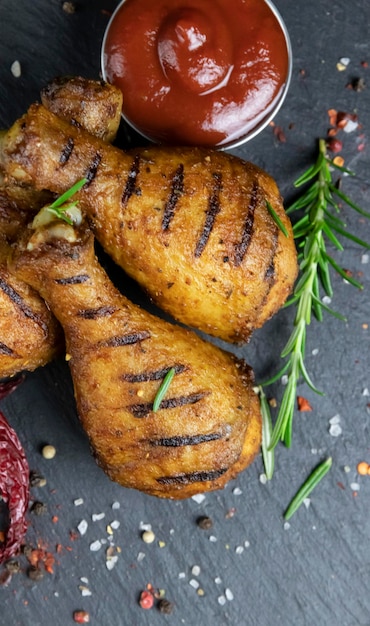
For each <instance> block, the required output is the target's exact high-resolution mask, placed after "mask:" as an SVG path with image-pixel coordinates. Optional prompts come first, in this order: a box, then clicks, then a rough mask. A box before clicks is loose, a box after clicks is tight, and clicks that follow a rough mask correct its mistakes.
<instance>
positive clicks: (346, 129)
mask: <svg viewBox="0 0 370 626" xmlns="http://www.w3.org/2000/svg"><path fill="white" fill-rule="evenodd" d="M357 127H358V122H355V121H354V120H347V124H346V125H345V126H344V128H343V130H344V132H345V133H353V131H354V130H356V128H357Z"/></svg>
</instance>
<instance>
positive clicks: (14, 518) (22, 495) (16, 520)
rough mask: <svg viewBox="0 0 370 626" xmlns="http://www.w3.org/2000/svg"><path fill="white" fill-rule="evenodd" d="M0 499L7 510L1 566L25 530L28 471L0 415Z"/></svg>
mask: <svg viewBox="0 0 370 626" xmlns="http://www.w3.org/2000/svg"><path fill="white" fill-rule="evenodd" d="M0 496H1V497H2V499H3V501H4V502H5V504H6V505H7V506H8V511H9V525H8V528H7V530H6V531H5V539H4V542H3V543H2V544H0V563H2V562H3V561H6V560H7V559H9V558H10V557H11V556H13V555H14V554H15V553H16V552H17V550H18V549H19V548H20V545H21V543H22V540H23V537H24V535H25V533H26V530H27V523H26V517H25V516H26V511H27V506H28V500H29V468H28V463H27V459H26V455H25V453H24V450H23V448H22V444H21V443H20V441H19V439H18V437H17V434H16V432H15V431H14V430H13V428H11V426H9V424H8V422H7V421H6V419H5V417H4V415H3V414H2V413H1V412H0Z"/></svg>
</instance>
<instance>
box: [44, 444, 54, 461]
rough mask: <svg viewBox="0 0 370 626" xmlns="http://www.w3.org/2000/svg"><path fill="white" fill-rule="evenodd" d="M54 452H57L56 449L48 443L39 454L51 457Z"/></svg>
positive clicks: (45, 457)
mask: <svg viewBox="0 0 370 626" xmlns="http://www.w3.org/2000/svg"><path fill="white" fill-rule="evenodd" d="M56 453H57V451H56V449H55V448H54V446H52V445H50V444H47V445H46V446H44V447H43V448H42V450H41V454H42V456H43V457H44V459H53V458H54V457H55V455H56Z"/></svg>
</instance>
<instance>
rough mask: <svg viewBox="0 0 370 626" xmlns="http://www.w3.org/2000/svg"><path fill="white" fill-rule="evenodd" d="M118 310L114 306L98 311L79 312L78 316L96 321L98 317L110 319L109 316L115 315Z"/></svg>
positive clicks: (102, 307)
mask: <svg viewBox="0 0 370 626" xmlns="http://www.w3.org/2000/svg"><path fill="white" fill-rule="evenodd" d="M116 310H117V308H116V307H114V306H100V307H97V308H96V309H83V310H82V311H79V312H78V313H77V315H78V316H79V317H83V318H84V319H86V320H95V319H97V318H98V317H108V316H109V315H113V313H114V312H115V311H116Z"/></svg>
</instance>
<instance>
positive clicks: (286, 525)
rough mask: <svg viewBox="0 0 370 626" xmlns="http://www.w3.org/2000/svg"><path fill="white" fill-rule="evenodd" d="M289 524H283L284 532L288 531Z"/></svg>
mask: <svg viewBox="0 0 370 626" xmlns="http://www.w3.org/2000/svg"><path fill="white" fill-rule="evenodd" d="M289 528H290V524H289V522H284V530H289Z"/></svg>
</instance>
